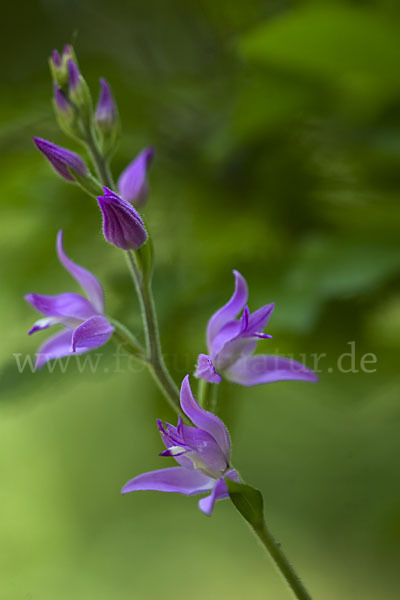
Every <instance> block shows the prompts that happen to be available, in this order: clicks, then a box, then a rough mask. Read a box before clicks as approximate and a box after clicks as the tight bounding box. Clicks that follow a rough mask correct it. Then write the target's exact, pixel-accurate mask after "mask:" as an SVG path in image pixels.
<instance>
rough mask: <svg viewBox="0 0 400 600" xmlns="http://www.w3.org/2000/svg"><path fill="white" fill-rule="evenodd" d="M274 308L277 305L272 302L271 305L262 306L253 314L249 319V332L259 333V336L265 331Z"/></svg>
mask: <svg viewBox="0 0 400 600" xmlns="http://www.w3.org/2000/svg"><path fill="white" fill-rule="evenodd" d="M274 308H275V304H274V303H273V302H272V303H271V304H266V305H265V306H262V307H261V308H259V309H258V310H256V311H254V312H253V313H251V314H250V315H249V318H248V323H247V330H248V331H251V332H253V333H257V334H258V335H259V334H260V332H262V331H264V329H265V327H266V326H267V324H268V321H269V320H270V317H271V315H272V311H273V310H274ZM268 337H272V336H268Z"/></svg>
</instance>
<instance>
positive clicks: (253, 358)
mask: <svg viewBox="0 0 400 600" xmlns="http://www.w3.org/2000/svg"><path fill="white" fill-rule="evenodd" d="M233 273H234V276H235V291H234V294H233V296H232V298H231V299H230V300H229V301H228V302H227V304H225V305H224V306H223V307H222V308H220V309H219V310H218V311H217V312H216V313H215V314H214V315H213V316H212V317H211V319H210V320H209V322H208V326H207V345H208V355H207V354H200V355H199V357H198V361H197V368H196V373H195V376H196V377H199V378H201V379H204V380H205V381H208V382H210V383H220V382H221V381H222V376H224V377H225V378H226V379H229V380H230V381H233V382H234V383H239V384H241V385H246V386H251V385H258V384H261V383H271V382H273V381H280V380H285V379H297V380H303V381H317V380H318V378H317V376H316V375H315V373H314V372H313V371H311V370H310V369H308V368H307V367H305V366H304V365H303V364H301V363H299V362H297V361H296V360H293V359H289V358H284V357H282V356H276V355H273V354H271V355H266V354H253V353H254V351H255V349H256V346H257V344H258V342H259V340H260V339H262V338H270V337H271V336H270V335H268V334H265V333H263V331H264V329H265V327H266V326H267V323H268V321H269V319H270V317H271V314H272V311H273V309H274V304H266V305H265V306H263V307H261V308H259V309H258V310H256V311H255V312H253V313H250V311H249V308H248V307H247V306H246V302H247V297H248V287H247V283H246V280H245V279H244V277H243V276H242V275H241V274H240V273H239V272H238V271H234V272H233ZM241 311H243V312H242V315H241V317H240V318H237V317H238V315H239V313H240V312H241Z"/></svg>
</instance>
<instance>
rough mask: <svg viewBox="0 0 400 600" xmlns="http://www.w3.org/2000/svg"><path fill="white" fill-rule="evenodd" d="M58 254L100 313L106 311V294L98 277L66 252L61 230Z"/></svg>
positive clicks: (58, 237)
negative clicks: (75, 261) (74, 260)
mask: <svg viewBox="0 0 400 600" xmlns="http://www.w3.org/2000/svg"><path fill="white" fill-rule="evenodd" d="M57 254H58V258H59V259H60V262H61V264H62V265H63V267H64V268H65V269H66V270H67V271H69V272H70V273H71V275H72V277H73V278H74V279H75V280H76V281H77V282H78V283H79V285H80V286H81V288H82V289H83V290H84V291H85V292H86V294H87V296H88V298H89V300H90V301H91V303H92V304H93V306H94V308H95V309H96V311H97V312H98V313H101V314H103V313H104V294H103V288H102V287H101V285H100V282H99V281H98V279H97V278H96V277H95V276H94V275H93V274H92V273H90V271H88V270H87V269H84V268H83V267H81V266H80V265H77V264H76V263H74V262H73V261H72V260H71V259H70V258H68V256H67V255H66V254H65V252H64V248H63V232H62V231H59V232H58V235H57Z"/></svg>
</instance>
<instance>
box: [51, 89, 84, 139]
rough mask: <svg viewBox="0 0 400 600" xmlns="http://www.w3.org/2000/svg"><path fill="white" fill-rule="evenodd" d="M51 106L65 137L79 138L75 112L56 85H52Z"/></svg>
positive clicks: (79, 133)
mask: <svg viewBox="0 0 400 600" xmlns="http://www.w3.org/2000/svg"><path fill="white" fill-rule="evenodd" d="M53 106H54V112H55V113H56V117H57V121H58V124H59V126H60V127H61V129H62V130H63V131H64V132H65V133H66V134H67V135H70V136H72V137H80V136H81V130H80V127H79V121H78V114H77V111H76V109H75V108H74V106H73V105H72V104H71V103H70V102H69V100H68V99H67V97H66V94H65V92H63V91H62V89H61V88H60V87H58V85H57V84H56V83H54V93H53Z"/></svg>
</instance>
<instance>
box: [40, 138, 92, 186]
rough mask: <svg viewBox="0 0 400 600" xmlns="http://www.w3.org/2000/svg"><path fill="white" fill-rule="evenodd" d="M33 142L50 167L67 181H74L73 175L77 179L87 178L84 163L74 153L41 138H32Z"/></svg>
mask: <svg viewBox="0 0 400 600" xmlns="http://www.w3.org/2000/svg"><path fill="white" fill-rule="evenodd" d="M33 141H34V142H35V145H36V147H37V148H38V149H39V150H40V152H41V153H42V154H44V156H45V157H46V158H47V160H48V161H49V163H50V164H51V166H52V167H53V168H54V169H55V170H56V171H57V173H58V174H59V175H61V177H63V178H64V179H66V180H67V181H75V180H76V179H75V177H74V174H76V175H77V176H78V177H79V176H80V177H87V176H88V170H87V167H86V165H85V163H84V162H83V160H82V159H81V157H80V156H78V155H77V154H75V152H71V151H70V150H66V149H65V148H61V146H56V144H52V143H51V142H48V141H47V140H43V139H41V138H37V137H34V138H33Z"/></svg>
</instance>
